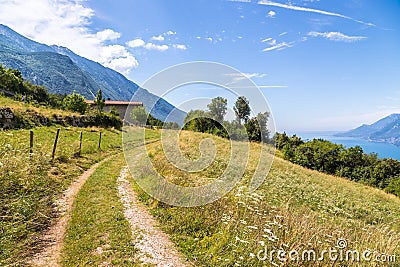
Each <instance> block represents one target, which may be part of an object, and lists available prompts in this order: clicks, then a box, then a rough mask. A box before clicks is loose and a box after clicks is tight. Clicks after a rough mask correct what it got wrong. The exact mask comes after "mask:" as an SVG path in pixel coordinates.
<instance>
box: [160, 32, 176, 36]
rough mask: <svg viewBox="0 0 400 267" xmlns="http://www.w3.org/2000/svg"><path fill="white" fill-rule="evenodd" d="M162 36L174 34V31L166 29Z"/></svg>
mask: <svg viewBox="0 0 400 267" xmlns="http://www.w3.org/2000/svg"><path fill="white" fill-rule="evenodd" d="M163 35H164V36H168V35H176V32H174V31H167V32H165V33H163Z"/></svg>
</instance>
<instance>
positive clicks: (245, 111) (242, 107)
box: [233, 96, 251, 124]
mask: <svg viewBox="0 0 400 267" xmlns="http://www.w3.org/2000/svg"><path fill="white" fill-rule="evenodd" d="M233 110H234V111H235V114H236V118H237V120H238V122H239V124H241V122H242V120H243V121H244V123H247V121H248V120H249V116H250V111H251V109H250V106H249V101H248V100H247V98H246V97H245V96H240V97H239V98H238V100H236V102H235V106H234V107H233Z"/></svg>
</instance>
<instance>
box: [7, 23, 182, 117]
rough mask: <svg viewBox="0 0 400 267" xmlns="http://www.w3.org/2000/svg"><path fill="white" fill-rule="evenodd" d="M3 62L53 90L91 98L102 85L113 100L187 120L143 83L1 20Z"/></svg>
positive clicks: (157, 113)
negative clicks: (140, 104)
mask: <svg viewBox="0 0 400 267" xmlns="http://www.w3.org/2000/svg"><path fill="white" fill-rule="evenodd" d="M0 64H2V65H4V66H6V67H8V68H14V69H19V70H20V71H21V73H22V74H23V76H24V78H25V79H27V80H29V81H31V82H32V83H34V84H38V85H43V86H45V87H47V88H48V89H49V92H50V93H59V94H64V93H66V94H70V93H72V92H73V90H76V91H77V92H78V93H79V94H81V95H83V96H85V97H86V98H87V99H93V98H94V96H95V94H96V92H97V91H98V90H99V89H102V91H103V96H104V97H105V98H110V99H111V100H124V101H130V100H131V98H132V96H133V95H134V94H135V98H134V99H133V101H140V102H143V103H144V105H145V106H146V107H152V106H154V108H153V110H151V114H152V115H153V116H154V117H156V118H158V119H160V120H162V121H164V120H165V119H166V118H167V116H168V114H169V113H171V115H169V118H168V119H169V120H172V121H175V122H178V123H179V124H182V123H183V119H184V117H185V115H186V113H185V112H183V111H181V110H179V109H177V108H175V107H174V106H173V105H172V104H170V103H168V102H167V101H165V100H164V99H162V98H160V97H158V96H156V95H154V94H152V93H150V92H149V91H147V90H146V89H143V88H141V87H139V86H138V85H137V84H136V83H134V82H132V81H130V80H128V79H127V78H125V76H123V75H122V74H120V73H118V72H116V71H114V70H112V69H110V68H106V67H104V66H102V65H101V64H99V63H97V62H94V61H92V60H89V59H86V58H84V57H81V56H79V55H77V54H75V53H74V52H72V51H71V50H69V49H68V48H65V47H60V46H48V45H45V44H41V43H38V42H35V41H33V40H30V39H28V38H26V37H24V36H22V35H20V34H18V33H17V32H15V31H13V30H12V29H10V28H9V27H7V26H5V25H1V24H0Z"/></svg>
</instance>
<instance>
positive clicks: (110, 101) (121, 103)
mask: <svg viewBox="0 0 400 267" xmlns="http://www.w3.org/2000/svg"><path fill="white" fill-rule="evenodd" d="M85 102H86V103H87V104H90V105H94V101H93V100H85ZM105 104H106V106H108V105H133V106H143V102H128V101H112V100H106V101H105Z"/></svg>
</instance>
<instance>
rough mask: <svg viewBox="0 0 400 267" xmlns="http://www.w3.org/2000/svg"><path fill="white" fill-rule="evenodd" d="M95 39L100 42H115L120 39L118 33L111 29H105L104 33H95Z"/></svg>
mask: <svg viewBox="0 0 400 267" xmlns="http://www.w3.org/2000/svg"><path fill="white" fill-rule="evenodd" d="M96 36H97V38H99V40H101V41H103V42H104V41H109V40H116V39H119V38H120V37H121V34H120V33H119V32H115V31H113V30H111V29H106V30H104V31H100V32H97V33H96Z"/></svg>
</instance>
